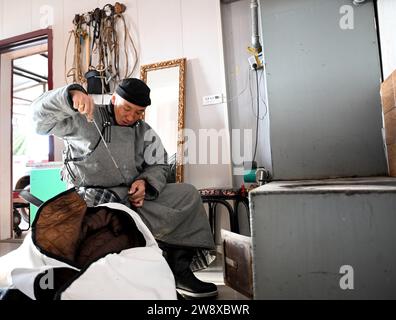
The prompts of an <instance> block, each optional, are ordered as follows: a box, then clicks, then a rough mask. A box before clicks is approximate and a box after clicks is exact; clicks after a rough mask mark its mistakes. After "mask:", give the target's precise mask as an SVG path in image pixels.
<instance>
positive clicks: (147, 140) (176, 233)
mask: <svg viewBox="0 0 396 320" xmlns="http://www.w3.org/2000/svg"><path fill="white" fill-rule="evenodd" d="M72 89H74V90H75V89H77V90H83V89H82V87H80V86H78V85H71V86H67V87H63V88H59V89H56V90H52V91H49V92H46V93H44V94H43V95H42V96H41V97H40V98H38V99H37V100H36V101H34V102H33V104H32V112H33V114H32V119H33V122H34V124H35V130H36V132H37V133H39V134H45V135H50V134H53V135H55V136H57V137H60V138H62V139H64V141H65V145H66V149H65V151H64V160H65V159H67V158H69V159H73V160H74V161H70V162H68V165H65V166H64V168H63V170H62V176H63V179H64V180H66V181H67V182H68V183H69V184H72V185H74V186H76V187H102V188H106V189H109V190H112V191H113V192H115V193H116V194H117V195H118V197H119V198H120V199H121V201H123V202H124V203H125V204H127V202H128V201H127V192H128V190H129V188H130V186H131V184H132V183H133V182H134V181H135V180H138V179H144V180H145V181H146V182H147V188H146V197H145V201H144V204H143V207H142V208H138V209H137V210H136V211H137V212H138V213H139V215H140V216H141V218H142V219H143V221H144V222H145V223H146V225H147V226H148V228H149V229H150V231H151V232H152V233H153V235H154V237H155V238H156V239H157V240H160V241H163V242H165V243H167V244H171V245H178V246H187V247H193V248H199V249H205V250H204V251H206V250H213V249H214V248H215V244H214V241H213V236H212V233H211V230H210V226H209V223H208V219H207V216H206V212H205V209H204V207H203V204H202V201H201V197H200V194H199V192H198V191H197V190H196V189H195V187H193V186H192V185H189V184H183V183H181V184H167V182H166V180H167V177H168V174H169V166H168V165H167V164H166V151H165V150H164V148H163V146H162V143H161V140H160V138H159V137H158V136H157V134H156V133H155V132H154V130H152V129H151V128H150V126H149V125H148V124H147V123H145V122H144V121H139V122H138V123H137V124H135V125H133V126H130V127H124V126H118V125H117V124H116V123H115V120H114V116H113V115H112V109H111V106H101V105H97V106H96V107H95V111H94V119H95V122H96V123H97V125H98V127H99V128H100V129H101V130H102V133H103V136H104V137H105V138H106V139H108V143H107V145H108V147H109V148H110V150H111V154H112V155H113V157H114V158H115V160H116V164H117V165H118V167H119V169H120V170H118V169H117V168H116V165H115V164H114V162H113V161H112V159H111V157H110V155H109V154H108V152H107V150H106V147H105V145H104V143H103V141H101V139H100V135H99V133H98V131H97V129H96V127H95V124H94V123H89V122H87V119H86V118H85V116H83V115H81V114H80V113H79V112H76V110H74V109H73V108H72V101H71V98H70V95H69V91H70V90H72ZM106 127H107V128H106ZM201 252H202V250H201ZM211 260H213V259H211V258H209V257H208V255H206V262H207V263H210V262H211ZM206 265H207V264H206ZM201 266H202V267H204V266H205V264H204V265H201ZM198 268H199V266H197V265H196V267H195V268H193V269H198Z"/></svg>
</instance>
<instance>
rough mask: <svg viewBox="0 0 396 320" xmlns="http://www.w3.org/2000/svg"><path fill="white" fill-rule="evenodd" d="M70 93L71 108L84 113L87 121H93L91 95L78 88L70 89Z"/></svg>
mask: <svg viewBox="0 0 396 320" xmlns="http://www.w3.org/2000/svg"><path fill="white" fill-rule="evenodd" d="M70 95H71V97H72V100H73V108H74V109H76V110H78V112H80V113H81V114H83V115H85V116H86V117H87V120H88V121H90V122H91V121H93V111H94V101H93V99H92V97H90V96H89V95H87V94H85V93H84V92H81V91H78V90H71V91H70Z"/></svg>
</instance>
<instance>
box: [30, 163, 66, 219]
mask: <svg viewBox="0 0 396 320" xmlns="http://www.w3.org/2000/svg"><path fill="white" fill-rule="evenodd" d="M60 170H61V169H60V168H40V169H38V168H34V169H32V171H31V173H30V192H31V193H32V194H33V195H34V196H35V197H37V198H39V199H40V200H42V201H47V200H48V199H51V198H53V197H54V196H56V195H57V194H59V193H61V192H63V191H66V189H67V185H66V183H65V182H63V181H62V180H61V178H60V177H61V176H60ZM36 213H37V207H36V206H35V205H33V204H31V205H30V224H32V223H33V221H34V218H35V217H36Z"/></svg>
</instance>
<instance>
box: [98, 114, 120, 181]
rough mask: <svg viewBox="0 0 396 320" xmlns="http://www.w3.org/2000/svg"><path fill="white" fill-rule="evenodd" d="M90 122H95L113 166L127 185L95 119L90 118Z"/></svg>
mask: <svg viewBox="0 0 396 320" xmlns="http://www.w3.org/2000/svg"><path fill="white" fill-rule="evenodd" d="M92 122H93V123H94V124H95V127H96V130H98V132H99V135H100V138H101V139H102V141H103V144H104V145H105V147H106V150H107V152H108V154H109V156H110V158H111V160H112V161H113V163H114V165H115V167H116V168H117V170H118V172H119V173H120V175H121V177H122V179H123V180H124V183H125V185H127V183H126V179H125V177H124V175H123V174H122V171H121V169H120V167H119V166H118V164H117V162H116V161H115V159H114V157H113V155H112V153H111V151H110V148H109V146H108V145H107V143H106V140H105V139H104V138H103V135H102V132H101V131H100V129H99V127H98V124H97V123H96V121H95V119H92Z"/></svg>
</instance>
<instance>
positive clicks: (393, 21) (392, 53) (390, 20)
mask: <svg viewBox="0 0 396 320" xmlns="http://www.w3.org/2000/svg"><path fill="white" fill-rule="evenodd" d="M378 18H379V19H378V20H379V30H380V37H381V50H382V64H383V68H384V79H386V78H387V77H388V76H389V75H390V74H391V73H392V72H393V71H394V70H395V69H396V38H395V34H396V2H395V1H394V0H378Z"/></svg>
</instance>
